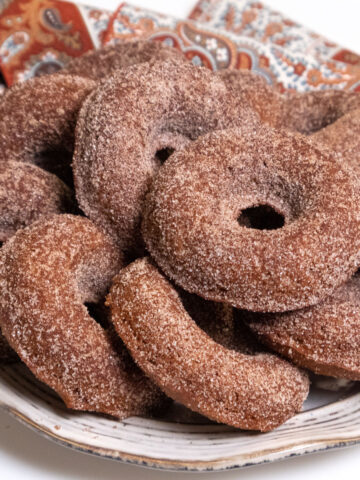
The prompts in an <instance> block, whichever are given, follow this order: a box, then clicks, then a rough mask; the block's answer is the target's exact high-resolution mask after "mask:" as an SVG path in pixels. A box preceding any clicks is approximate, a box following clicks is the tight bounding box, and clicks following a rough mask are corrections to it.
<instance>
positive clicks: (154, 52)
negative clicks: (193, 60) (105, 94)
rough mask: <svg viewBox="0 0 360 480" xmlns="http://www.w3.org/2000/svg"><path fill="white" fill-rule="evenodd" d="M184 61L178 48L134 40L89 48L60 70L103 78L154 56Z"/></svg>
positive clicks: (148, 60)
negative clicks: (99, 47)
mask: <svg viewBox="0 0 360 480" xmlns="http://www.w3.org/2000/svg"><path fill="white" fill-rule="evenodd" d="M172 59H174V60H178V61H184V62H185V61H186V59H185V57H184V56H183V55H182V53H181V52H179V50H176V49H175V48H172V47H168V46H166V45H164V44H163V43H160V42H149V41H146V40H137V41H133V42H124V43H118V44H116V45H114V46H107V47H104V48H101V49H99V50H91V51H89V52H87V53H85V54H84V55H82V56H81V57H77V58H74V59H73V60H71V61H70V62H69V63H68V64H67V65H66V66H65V67H64V68H63V69H62V70H61V73H65V74H71V75H77V76H81V77H87V78H91V79H92V80H102V79H103V78H105V77H107V76H108V75H110V74H111V73H113V72H114V71H115V70H119V69H122V68H127V67H130V66H131V65H136V64H138V63H144V62H150V61H155V60H172Z"/></svg>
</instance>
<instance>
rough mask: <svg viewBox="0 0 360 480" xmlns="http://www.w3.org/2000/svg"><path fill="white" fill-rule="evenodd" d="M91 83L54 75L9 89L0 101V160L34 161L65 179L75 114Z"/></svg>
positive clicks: (69, 158)
mask: <svg viewBox="0 0 360 480" xmlns="http://www.w3.org/2000/svg"><path fill="white" fill-rule="evenodd" d="M94 86H95V82H93V81H92V80H90V79H87V78H82V77H76V76H73V75H67V76H66V75H59V74H54V75H45V76H42V77H37V78H33V79H30V80H28V81H27V82H24V83H18V84H16V85H14V86H13V87H12V88H10V89H9V90H8V91H7V93H6V95H5V97H4V98H3V99H2V101H1V102H0V162H7V161H9V160H17V161H19V162H23V163H34V164H37V165H38V166H41V167H44V168H45V169H46V170H48V171H50V172H51V173H54V174H57V175H58V176H60V177H61V178H62V179H67V177H68V176H69V172H68V169H69V165H70V162H71V156H72V150H73V143H74V131H75V123H76V118H77V114H78V111H79V109H80V106H81V104H82V102H83V101H84V99H85V97H86V96H87V95H88V94H89V93H90V92H91V90H92V89H93V88H94Z"/></svg>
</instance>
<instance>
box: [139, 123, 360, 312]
mask: <svg viewBox="0 0 360 480" xmlns="http://www.w3.org/2000/svg"><path fill="white" fill-rule="evenodd" d="M190 173H191V174H190ZM261 212H262V214H261V215H260V219H259V218H257V216H256V215H257V214H259V213H261ZM143 217H144V219H143V228H142V232H143V237H144V240H145V243H146V246H147V248H148V250H149V252H150V254H151V255H152V257H153V258H154V259H155V261H156V262H157V264H158V265H159V266H160V267H161V269H162V270H163V271H164V272H165V273H166V274H167V275H168V276H169V278H171V279H172V280H174V281H175V283H177V284H178V285H179V286H181V287H182V288H184V289H185V290H187V291H189V292H192V293H196V294H198V295H200V296H202V297H203V298H206V299H209V300H214V301H218V302H226V303H229V304H231V305H233V306H235V307H238V308H243V309H247V310H253V311H269V312H271V311H272V312H276V311H287V310H293V309H297V308H302V307H305V306H309V305H314V304H316V303H318V302H319V301H320V300H322V299H324V298H325V297H326V296H328V295H330V294H331V293H332V292H333V291H334V290H335V288H336V287H337V286H339V285H341V284H342V283H343V282H345V281H346V280H347V279H349V278H350V277H351V275H352V274H353V273H354V271H355V270H356V268H357V265H358V264H359V253H360V250H359V247H360V237H359V227H360V204H359V202H358V194H357V182H356V179H354V178H353V175H352V174H351V172H349V171H348V169H346V168H344V167H343V166H342V165H340V163H339V162H337V161H336V160H335V159H334V158H332V157H331V156H329V155H327V154H325V153H323V152H322V151H321V150H319V149H317V148H316V147H314V146H312V145H311V143H310V142H308V141H307V140H306V138H305V137H302V136H300V135H296V134H292V133H290V132H285V131H283V132H281V131H276V130H274V129H271V128H270V127H268V126H266V125H258V126H257V127H254V128H245V127H244V128H238V129H230V130H224V131H220V132H213V133H211V134H208V135H205V136H203V137H201V138H199V139H198V140H197V141H196V142H193V143H192V144H191V145H189V146H187V147H185V148H184V149H183V150H182V151H179V152H176V153H175V154H174V155H173V156H172V157H171V158H170V159H169V160H168V161H167V162H166V164H165V165H163V166H162V167H161V169H160V171H159V173H158V175H157V177H156V178H155V180H154V182H153V184H152V187H151V190H150V193H149V194H148V196H147V201H146V203H145V206H144V214H143ZM262 217H263V218H262ZM272 218H274V220H275V224H274V225H272ZM269 219H270V224H268V220H269ZM279 221H280V223H279ZM282 225H283V226H282Z"/></svg>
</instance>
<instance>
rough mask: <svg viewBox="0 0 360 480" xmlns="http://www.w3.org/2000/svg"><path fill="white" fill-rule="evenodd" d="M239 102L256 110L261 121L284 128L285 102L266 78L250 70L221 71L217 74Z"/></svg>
mask: <svg viewBox="0 0 360 480" xmlns="http://www.w3.org/2000/svg"><path fill="white" fill-rule="evenodd" d="M217 75H219V76H220V77H221V78H222V79H223V81H224V82H225V84H226V85H227V86H228V87H229V88H231V89H232V90H233V91H234V93H235V95H236V96H237V97H238V99H239V100H241V101H242V102H244V104H247V105H249V107H250V108H252V109H253V110H255V111H256V112H257V114H258V115H259V117H260V120H261V121H262V122H264V123H267V124H268V125H271V126H272V127H274V128H281V127H284V111H283V107H284V100H283V96H282V95H281V93H280V92H278V91H277V90H276V89H275V88H274V87H272V86H270V85H269V84H268V83H267V82H266V80H265V78H264V77H262V76H261V75H258V74H256V73H253V72H251V71H249V70H228V69H226V70H219V72H218V73H217Z"/></svg>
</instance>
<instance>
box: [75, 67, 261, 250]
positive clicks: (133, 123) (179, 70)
mask: <svg viewBox="0 0 360 480" xmlns="http://www.w3.org/2000/svg"><path fill="white" fill-rule="evenodd" d="M255 120H256V116H255V114H254V113H252V111H250V109H249V108H247V107H246V106H243V105H241V102H238V101H237V100H236V98H235V97H234V96H233V95H232V94H231V93H230V92H229V91H228V89H227V87H226V86H225V84H224V82H223V81H222V80H221V79H220V78H219V77H218V76H216V75H214V74H213V73H212V72H210V71H208V70H207V69H205V68H199V67H195V66H194V65H192V64H190V63H184V62H173V61H172V62H170V61H168V62H155V63H153V62H147V63H142V64H140V65H135V66H132V67H129V68H128V69H125V70H123V71H120V70H119V71H117V72H115V73H114V74H113V75H112V76H111V77H109V78H108V80H107V81H105V82H104V83H102V84H101V85H100V86H99V88H98V89H97V90H95V91H94V92H93V93H92V94H91V95H90V97H89V98H88V99H87V100H86V102H85V103H84V105H83V108H82V109H81V112H80V115H79V121H78V124H77V127H76V147H75V153H74V159H73V171H74V178H75V188H76V196H77V199H78V202H79V204H80V207H81V208H82V210H83V211H84V212H85V214H86V215H87V216H88V217H89V218H91V219H92V220H93V221H94V222H95V223H96V224H97V225H98V226H99V227H101V228H102V229H104V230H105V231H106V232H107V233H109V234H110V235H111V236H112V237H114V238H115V239H116V240H117V242H118V244H119V245H120V247H121V248H122V249H124V250H125V251H126V252H129V253H131V254H137V253H139V252H141V251H142V250H143V241H142V238H141V234H140V220H141V210H142V204H143V201H144V198H145V194H146V192H147V190H148V188H149V186H150V184H151V181H152V179H153V177H154V175H155V173H156V172H157V171H158V168H159V167H160V165H161V163H162V162H163V161H164V160H165V158H166V156H167V155H168V154H170V153H171V152H172V151H173V150H174V149H175V150H178V149H181V148H182V147H183V146H184V145H186V144H187V143H189V141H191V140H194V139H196V138H197V137H198V136H199V135H202V134H204V133H206V132H209V131H212V130H216V129H222V128H225V127H227V126H229V125H233V124H238V123H254V122H255ZM164 157H165V158H164Z"/></svg>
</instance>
